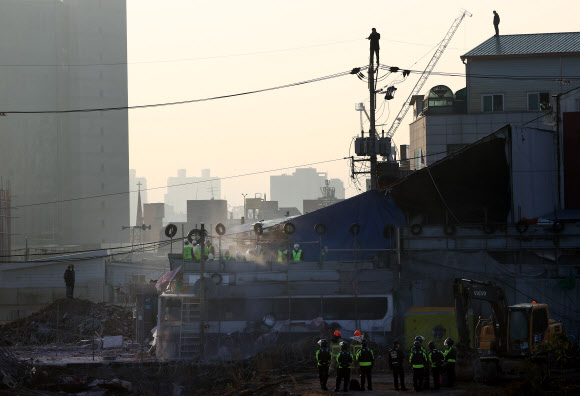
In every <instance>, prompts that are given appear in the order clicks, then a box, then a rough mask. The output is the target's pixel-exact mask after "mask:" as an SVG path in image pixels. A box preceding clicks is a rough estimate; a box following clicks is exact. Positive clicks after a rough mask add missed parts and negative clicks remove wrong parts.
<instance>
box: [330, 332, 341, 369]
mask: <svg viewBox="0 0 580 396" xmlns="http://www.w3.org/2000/svg"><path fill="white" fill-rule="evenodd" d="M341 342H342V334H341V333H340V331H338V330H336V331H335V332H334V334H333V335H332V338H331V339H330V354H331V356H332V359H330V370H334V369H335V368H336V357H337V356H338V354H339V353H340V343H341Z"/></svg>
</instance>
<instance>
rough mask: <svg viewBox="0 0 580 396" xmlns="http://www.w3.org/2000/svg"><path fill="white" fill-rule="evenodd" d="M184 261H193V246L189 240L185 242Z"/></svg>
mask: <svg viewBox="0 0 580 396" xmlns="http://www.w3.org/2000/svg"><path fill="white" fill-rule="evenodd" d="M183 259H184V260H191V259H193V246H191V245H190V244H189V241H188V240H187V239H185V240H184V241H183Z"/></svg>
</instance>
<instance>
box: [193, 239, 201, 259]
mask: <svg viewBox="0 0 580 396" xmlns="http://www.w3.org/2000/svg"><path fill="white" fill-rule="evenodd" d="M193 257H195V261H197V262H199V261H201V246H199V243H198V244H197V245H195V248H194V249H193Z"/></svg>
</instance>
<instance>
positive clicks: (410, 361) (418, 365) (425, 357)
mask: <svg viewBox="0 0 580 396" xmlns="http://www.w3.org/2000/svg"><path fill="white" fill-rule="evenodd" d="M421 349H423V348H421ZM419 353H420V354H421V355H423V358H424V359H425V362H427V355H425V352H423V351H421V352H419ZM415 354H416V352H415V351H413V352H411V356H409V363H412V360H413V356H414V355H415ZM424 367H425V365H424V364H422V363H421V364H413V368H424Z"/></svg>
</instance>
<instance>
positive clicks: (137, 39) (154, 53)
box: [127, 0, 580, 206]
mask: <svg viewBox="0 0 580 396" xmlns="http://www.w3.org/2000/svg"><path fill="white" fill-rule="evenodd" d="M462 8H466V9H467V10H468V11H470V12H471V13H473V17H471V18H467V17H466V18H465V19H464V21H463V23H462V25H461V27H460V28H459V30H458V31H457V33H456V35H455V37H454V38H453V40H452V41H451V43H450V44H449V47H448V48H447V50H446V52H445V53H444V55H443V58H442V59H441V60H440V61H439V63H438V65H437V67H436V68H435V71H445V72H464V71H465V68H464V65H463V64H462V63H461V60H460V59H459V56H460V55H461V54H463V53H465V52H467V51H468V50H469V49H471V48H473V47H475V46H476V45H478V44H480V43H481V42H483V41H485V40H486V39H488V38H489V37H491V36H492V35H493V33H494V31H493V25H492V19H493V14H492V11H493V10H494V9H495V10H496V11H497V12H498V13H499V15H500V17H501V24H500V34H521V33H538V32H563V31H578V30H580V26H579V24H580V23H579V22H578V15H579V11H580V2H578V1H577V0H570V1H551V2H549V3H546V2H545V1H520V0H517V1H516V0H511V1H503V2H499V1H498V2H482V1H426V0H420V1H419V0H418V1H414V2H405V1H398V2H393V1H384V0H383V1H365V2H352V1H342V0H341V1H339V0H333V1H321V0H316V1H312V0H310V1H303V0H292V1H276V0H268V1H245V2H241V1H233V0H227V1H192V0H165V1H159V0H157V1H153V0H127V15H128V16H127V17H128V54H129V55H128V56H129V59H128V62H129V68H128V70H129V102H130V104H131V105H139V104H149V103H159V102H166V101H179V100H188V99H197V98H204V97H210V96H217V95H224V94H232V93H238V92H243V91H248V90H255V89H261V88H268V87H273V86H276V85H282V84H286V83H292V82H298V81H302V80H307V79H311V78H315V77H321V76H325V75H329V74H334V73H337V72H342V71H346V70H350V69H352V68H353V67H356V66H362V65H365V64H368V53H369V52H368V51H369V50H368V48H369V44H368V40H366V39H365V38H366V37H367V36H368V35H369V33H370V31H371V28H372V27H375V28H376V29H377V31H378V32H379V33H381V63H382V64H387V65H396V66H399V67H401V68H412V69H421V70H422V69H423V68H424V67H425V66H426V64H427V62H428V61H429V59H430V58H431V55H432V49H434V46H435V45H436V44H437V43H438V42H439V41H441V39H442V38H443V37H444V35H445V33H446V32H447V31H448V29H449V27H450V26H451V23H452V22H453V20H454V19H455V18H456V17H457V16H459V14H460V11H461V9H462ZM429 51H431V52H429ZM428 52H429V54H428V55H426V54H427V53H428ZM425 55H426V56H425ZM417 61H418V62H417ZM416 62H417V63H416ZM395 78H400V74H397V75H396V76H393V77H391V78H389V79H387V80H386V81H385V82H384V85H388V83H389V82H390V81H392V80H394V79H395ZM417 78H418V75H411V77H409V78H408V79H407V80H406V81H405V82H403V83H400V84H397V88H398V91H397V92H396V95H395V99H394V100H391V101H389V102H387V103H388V106H384V111H383V112H382V113H381V111H382V109H381V111H378V115H379V114H381V116H380V117H378V123H386V124H387V126H386V127H385V129H388V127H389V126H390V124H391V123H392V122H393V118H394V117H395V115H396V114H397V113H398V112H399V110H400V108H401V106H402V104H403V102H404V100H405V99H406V97H407V95H408V94H409V92H410V91H411V90H412V89H413V87H414V85H415V82H416V80H417ZM439 84H445V85H448V86H449V87H450V88H451V89H453V90H454V91H456V90H458V89H460V88H463V87H464V86H465V79H464V78H444V77H439V76H432V77H430V78H429V80H428V81H427V83H426V85H425V87H424V89H423V92H426V91H427V90H428V89H429V88H431V87H432V86H434V85H439ZM381 86H383V85H381ZM360 101H368V90H367V85H366V84H365V83H363V82H362V81H360V80H359V79H358V78H356V77H355V76H346V77H340V78H337V79H333V80H329V81H324V82H318V83H313V84H309V85H306V86H299V87H293V88H287V89H283V90H276V91H273V92H267V93H260V94H255V95H250V96H243V97H238V98H230V99H224V100H216V101H211V102H204V103H195V104H186V105H179V106H172V107H164V108H153V109H143V110H132V111H130V113H129V122H130V124H129V125H130V166H131V168H135V169H137V175H138V176H141V177H146V178H147V180H148V186H149V187H156V186H162V185H165V184H166V183H167V177H168V176H174V175H176V173H177V169H179V168H186V169H187V171H188V175H199V174H200V172H201V169H202V168H210V169H211V171H212V175H213V176H220V177H227V176H232V175H237V174H243V173H250V172H256V171H262V170H268V169H275V168H282V167H286V166H292V165H300V164H306V163H311V162H316V161H323V160H330V159H336V158H340V157H345V156H348V155H349V145H350V143H351V140H352V137H353V136H355V135H356V134H357V133H359V132H360V131H359V130H360V126H359V125H360V122H359V114H358V113H357V112H356V111H355V110H354V104H355V103H357V102H360ZM382 102H383V100H382V98H381V97H380V96H379V102H378V105H379V106H380V105H381V104H382ZM411 114H412V111H409V113H408V116H407V119H406V120H405V121H404V122H403V124H402V125H401V127H400V128H399V130H398V131H397V133H396V135H395V137H394V141H395V143H396V144H397V146H398V145H400V144H406V143H408V142H409V127H408V124H409V121H410V120H411ZM367 128H368V126H367ZM316 168H317V169H318V170H319V171H325V172H328V173H329V177H331V178H335V177H338V178H341V179H342V180H343V181H344V182H345V185H346V186H348V187H347V191H346V193H347V196H352V195H354V194H356V192H357V191H356V189H355V188H354V186H352V184H351V183H350V182H349V180H350V178H349V167H348V162H347V161H346V160H344V161H338V162H333V163H329V164H323V165H318V166H316ZM292 171H293V169H290V170H287V171H285V172H286V173H291V172H292ZM281 173H283V172H275V173H272V174H281ZM269 175H270V174H266V175H260V176H249V177H243V178H237V179H232V180H224V181H222V198H224V196H225V198H227V200H228V203H229V204H230V205H234V206H235V205H241V204H242V202H243V198H242V196H241V194H242V193H248V194H250V195H253V194H254V193H264V192H265V193H268V194H269ZM176 188H179V187H176ZM164 193H165V191H164V190H153V191H150V193H149V201H150V202H162V201H163V194H164Z"/></svg>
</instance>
